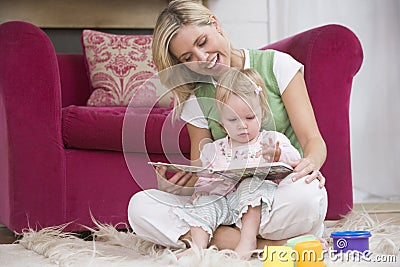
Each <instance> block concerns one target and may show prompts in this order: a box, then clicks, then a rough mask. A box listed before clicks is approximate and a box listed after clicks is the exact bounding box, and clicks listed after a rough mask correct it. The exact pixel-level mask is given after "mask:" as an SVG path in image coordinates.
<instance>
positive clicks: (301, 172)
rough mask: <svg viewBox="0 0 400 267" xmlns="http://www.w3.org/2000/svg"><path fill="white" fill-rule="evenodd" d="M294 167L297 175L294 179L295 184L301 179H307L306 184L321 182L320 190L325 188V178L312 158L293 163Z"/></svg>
mask: <svg viewBox="0 0 400 267" xmlns="http://www.w3.org/2000/svg"><path fill="white" fill-rule="evenodd" d="M291 165H292V167H293V168H294V169H293V171H294V173H295V175H294V176H293V177H292V180H293V182H295V181H297V180H299V179H300V178H303V177H306V179H305V181H306V183H308V184H309V183H311V182H312V181H313V180H315V179H318V180H319V188H323V187H324V186H325V177H324V176H323V175H322V173H321V172H320V171H319V170H318V169H317V167H316V165H315V163H314V162H313V161H312V160H311V159H310V158H302V159H300V160H298V161H296V162H293V163H292V164H291Z"/></svg>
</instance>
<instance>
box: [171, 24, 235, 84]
mask: <svg viewBox="0 0 400 267" xmlns="http://www.w3.org/2000/svg"><path fill="white" fill-rule="evenodd" d="M169 50H170V52H171V53H172V54H173V55H174V56H175V57H176V58H177V59H178V60H179V61H180V62H182V63H185V64H186V63H187V64H186V66H187V67H188V68H189V69H191V70H192V71H194V72H196V73H199V74H202V75H211V76H213V77H215V78H217V77H219V76H220V75H221V74H222V73H223V72H224V69H226V67H227V66H228V67H229V66H230V60H231V54H230V47H229V43H228V41H227V40H226V39H225V37H224V36H222V34H221V32H220V28H219V25H218V22H217V21H216V20H213V23H211V24H210V25H205V26H195V25H183V26H182V27H181V28H180V29H179V30H178V31H177V33H176V34H175V35H174V37H173V38H172V39H171V42H170V46H169Z"/></svg>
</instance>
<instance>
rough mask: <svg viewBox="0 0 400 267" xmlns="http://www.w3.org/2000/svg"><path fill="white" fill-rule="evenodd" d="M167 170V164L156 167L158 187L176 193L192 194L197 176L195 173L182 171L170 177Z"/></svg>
mask: <svg viewBox="0 0 400 267" xmlns="http://www.w3.org/2000/svg"><path fill="white" fill-rule="evenodd" d="M166 171H167V168H166V167H165V166H160V167H157V168H156V173H157V182H158V189H160V190H161V191H165V192H168V193H172V194H176V195H191V194H192V193H193V190H194V188H193V185H194V182H193V180H196V178H197V177H196V176H195V175H193V174H192V173H190V172H184V171H181V172H177V173H175V174H174V175H173V176H171V177H169V178H168V177H167V174H166Z"/></svg>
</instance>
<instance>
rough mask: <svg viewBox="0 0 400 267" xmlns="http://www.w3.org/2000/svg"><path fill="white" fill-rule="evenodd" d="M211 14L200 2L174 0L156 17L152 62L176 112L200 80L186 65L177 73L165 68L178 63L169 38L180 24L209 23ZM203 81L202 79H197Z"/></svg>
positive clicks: (202, 24)
mask: <svg viewBox="0 0 400 267" xmlns="http://www.w3.org/2000/svg"><path fill="white" fill-rule="evenodd" d="M212 15H213V13H212V12H211V11H210V10H209V9H208V8H206V7H205V6H204V5H203V4H201V3H200V2H197V1H193V0H192V1H190V0H173V1H171V2H170V3H169V4H168V6H167V7H166V8H165V9H164V10H163V11H162V12H161V14H160V15H159V16H158V19H157V22H156V25H155V28H154V32H153V41H152V53H153V60H154V63H155V65H156V66H157V68H158V71H159V72H160V79H161V82H162V83H163V84H164V85H166V86H167V87H168V88H171V91H172V93H173V95H174V107H175V108H176V109H177V111H175V109H174V112H176V113H177V114H179V113H180V111H181V109H182V105H181V104H182V103H183V102H184V101H185V100H187V99H188V97H189V95H190V94H191V92H192V90H193V89H194V88H195V82H191V83H188V81H197V80H199V74H197V73H194V72H192V71H191V70H189V69H188V68H186V67H182V68H179V73H176V72H174V70H172V71H164V70H166V69H168V68H170V67H172V66H174V65H177V64H179V63H180V62H179V60H178V59H177V58H176V57H174V56H173V55H172V53H170V51H169V45H170V42H171V39H172V38H173V37H174V35H175V34H176V33H177V31H178V30H179V29H180V28H181V27H182V26H183V25H196V26H205V25H211V16H212ZM200 80H202V79H200Z"/></svg>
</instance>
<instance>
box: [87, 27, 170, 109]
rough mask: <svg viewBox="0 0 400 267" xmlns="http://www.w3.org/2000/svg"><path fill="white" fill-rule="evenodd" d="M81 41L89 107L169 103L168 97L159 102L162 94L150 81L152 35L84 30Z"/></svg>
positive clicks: (152, 70)
mask: <svg viewBox="0 0 400 267" xmlns="http://www.w3.org/2000/svg"><path fill="white" fill-rule="evenodd" d="M81 41H82V46H83V53H84V58H85V61H86V62H85V63H86V68H87V72H88V75H89V79H90V82H91V86H92V89H93V91H92V93H91V95H90V97H89V99H88V101H87V105H88V106H98V107H99V106H102V107H104V106H128V105H130V106H133V107H153V106H158V107H160V106H164V107H165V106H167V107H169V106H170V105H171V101H172V100H171V99H170V97H164V98H163V101H161V102H160V101H159V98H160V95H161V93H160V92H157V86H155V85H154V83H152V82H151V81H152V80H154V79H155V78H154V77H156V76H154V75H155V74H157V68H156V66H155V64H154V62H153V60H152V55H151V41H152V37H151V35H116V34H109V33H104V32H99V31H94V30H83V31H82V38H81ZM152 77H153V78H152ZM149 79H150V80H149ZM165 99H169V101H168V100H167V101H166V100H165Z"/></svg>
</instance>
